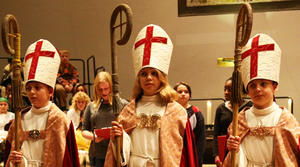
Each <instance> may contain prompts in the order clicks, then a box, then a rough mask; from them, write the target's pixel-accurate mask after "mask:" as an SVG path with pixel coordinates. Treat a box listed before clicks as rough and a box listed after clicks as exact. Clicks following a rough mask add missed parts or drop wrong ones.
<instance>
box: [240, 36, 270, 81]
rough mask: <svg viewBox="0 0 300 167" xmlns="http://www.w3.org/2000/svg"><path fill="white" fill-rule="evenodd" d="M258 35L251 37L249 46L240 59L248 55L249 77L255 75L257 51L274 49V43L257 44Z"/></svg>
mask: <svg viewBox="0 0 300 167" xmlns="http://www.w3.org/2000/svg"><path fill="white" fill-rule="evenodd" d="M259 37H260V36H259V35H258V36H256V37H255V38H253V40H252V44H251V48H250V49H249V50H247V51H245V52H244V53H243V54H242V60H243V59H245V58H246V57H248V56H250V79H251V78H253V77H256V76H257V63H258V52H263V51H272V50H274V43H272V44H265V45H259Z"/></svg>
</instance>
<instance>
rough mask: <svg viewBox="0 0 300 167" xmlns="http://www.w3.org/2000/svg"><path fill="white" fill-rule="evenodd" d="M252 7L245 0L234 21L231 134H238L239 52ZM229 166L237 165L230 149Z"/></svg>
mask: <svg viewBox="0 0 300 167" xmlns="http://www.w3.org/2000/svg"><path fill="white" fill-rule="evenodd" d="M252 20H253V14H252V8H251V5H250V4H249V3H248V2H245V3H244V4H243V5H242V7H241V9H240V12H239V15H238V18H237V23H236V38H235V55H234V71H233V74H232V88H233V89H232V100H231V104H232V108H233V119H232V129H233V134H232V135H233V136H237V135H238V111H239V105H240V104H241V103H242V95H241V91H242V87H243V83H242V81H241V72H240V66H241V52H242V48H243V47H244V46H245V45H246V43H247V42H248V40H249V37H250V34H251V29H252ZM231 155H232V157H231V166H232V167H236V166H237V163H236V162H237V156H236V152H235V150H232V151H231Z"/></svg>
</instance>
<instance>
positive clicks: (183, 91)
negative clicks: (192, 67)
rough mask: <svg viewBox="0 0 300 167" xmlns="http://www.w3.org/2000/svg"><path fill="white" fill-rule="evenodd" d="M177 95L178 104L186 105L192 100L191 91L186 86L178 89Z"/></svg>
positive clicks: (180, 86)
mask: <svg viewBox="0 0 300 167" xmlns="http://www.w3.org/2000/svg"><path fill="white" fill-rule="evenodd" d="M176 91H177V93H178V96H179V98H178V100H177V102H178V103H179V104H181V105H185V104H187V103H188V101H189V100H190V93H189V90H188V88H187V87H186V86H184V85H179V86H178V87H177V90H176Z"/></svg>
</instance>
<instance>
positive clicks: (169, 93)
mask: <svg viewBox="0 0 300 167" xmlns="http://www.w3.org/2000/svg"><path fill="white" fill-rule="evenodd" d="M154 69H155V68H154ZM155 71H156V72H157V73H158V80H159V81H160V87H159V89H158V90H157V92H158V94H159V96H160V98H161V100H162V104H167V103H169V102H172V101H175V100H177V98H178V94H177V92H176V91H175V90H174V89H173V88H172V87H171V86H170V85H169V83H168V78H167V75H166V74H164V73H162V72H161V71H159V70H157V69H155ZM143 94H144V93H143V89H142V88H141V85H140V80H139V74H138V75H137V77H136V79H135V83H134V87H133V93H132V96H131V99H132V100H133V99H135V101H136V102H137V101H138V100H140V98H141V97H142V95H143Z"/></svg>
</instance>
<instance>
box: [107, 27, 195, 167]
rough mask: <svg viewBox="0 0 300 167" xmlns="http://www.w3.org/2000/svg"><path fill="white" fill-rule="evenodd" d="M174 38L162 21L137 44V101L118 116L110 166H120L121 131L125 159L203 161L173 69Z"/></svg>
mask: <svg viewBox="0 0 300 167" xmlns="http://www.w3.org/2000/svg"><path fill="white" fill-rule="evenodd" d="M172 50H173V44H172V41H171V39H170V38H169V36H168V35H167V33H166V32H165V31H164V30H163V29H162V28H161V27H159V26H157V25H153V24H150V25H147V26H146V27H144V28H143V29H142V30H141V31H140V32H139V34H138V36H137V38H136V41H135V44H134V46H133V64H134V68H135V76H136V80H135V84H134V89H133V93H132V97H131V102H130V103H129V104H128V105H126V106H125V107H124V109H123V110H122V112H121V113H120V115H119V116H118V120H117V121H113V122H112V130H111V135H112V136H111V139H112V140H111V141H110V145H109V149H108V151H107V155H106V160H105V166H106V167H114V166H116V162H115V161H116V154H115V153H116V149H115V144H114V143H115V142H114V141H115V140H114V139H115V137H116V136H120V138H121V150H122V151H121V155H122V157H121V159H122V160H121V165H122V166H125V165H127V166H128V167H136V166H151V167H158V166H161V167H164V166H169V167H171V166H172V167H176V166H180V165H181V166H189V167H194V166H198V164H197V162H198V160H197V158H196V153H195V150H194V147H195V143H194V141H193V138H192V135H193V132H192V128H191V126H190V122H189V120H188V115H187V113H186V110H185V108H183V107H182V106H181V105H180V104H178V103H177V102H176V99H177V97H178V95H177V92H176V91H175V90H174V89H173V88H172V87H171V86H170V85H169V83H168V81H167V75H168V70H169V64H170V60H171V55H172Z"/></svg>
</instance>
